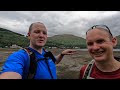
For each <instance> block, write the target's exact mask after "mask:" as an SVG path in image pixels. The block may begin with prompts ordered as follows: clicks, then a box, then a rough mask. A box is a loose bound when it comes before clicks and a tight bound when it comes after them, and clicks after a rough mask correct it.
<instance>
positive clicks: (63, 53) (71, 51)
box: [55, 49, 76, 64]
mask: <svg viewBox="0 0 120 90" xmlns="http://www.w3.org/2000/svg"><path fill="white" fill-rule="evenodd" d="M75 52H76V51H75V50H72V49H66V50H64V51H62V53H61V54H58V55H57V56H56V62H55V63H56V64H58V63H59V62H60V61H61V60H62V58H63V57H64V55H73V54H74V53H75Z"/></svg>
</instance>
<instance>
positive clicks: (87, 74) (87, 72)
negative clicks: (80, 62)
mask: <svg viewBox="0 0 120 90" xmlns="http://www.w3.org/2000/svg"><path fill="white" fill-rule="evenodd" d="M114 58H115V59H116V60H117V61H119V62H120V56H118V57H114ZM94 62H95V60H94V59H93V60H92V61H91V62H89V63H88V65H87V67H86V68H85V71H84V73H83V77H82V79H88V78H90V74H91V71H92V67H93V64H94Z"/></svg>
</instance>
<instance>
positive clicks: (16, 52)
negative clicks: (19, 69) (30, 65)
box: [9, 49, 27, 58]
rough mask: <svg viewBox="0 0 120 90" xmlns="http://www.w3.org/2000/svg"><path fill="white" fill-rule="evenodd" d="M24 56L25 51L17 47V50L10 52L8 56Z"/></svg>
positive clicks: (25, 54)
mask: <svg viewBox="0 0 120 90" xmlns="http://www.w3.org/2000/svg"><path fill="white" fill-rule="evenodd" d="M21 56H23V57H26V56H27V53H26V52H25V51H24V50H23V49H19V50H18V51H14V52H12V54H11V55H10V56H9V57H14V58H15V57H21Z"/></svg>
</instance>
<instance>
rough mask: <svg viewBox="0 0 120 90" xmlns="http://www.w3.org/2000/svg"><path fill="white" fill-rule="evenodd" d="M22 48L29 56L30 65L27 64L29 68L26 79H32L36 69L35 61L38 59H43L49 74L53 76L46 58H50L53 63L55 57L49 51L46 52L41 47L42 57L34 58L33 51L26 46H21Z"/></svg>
mask: <svg viewBox="0 0 120 90" xmlns="http://www.w3.org/2000/svg"><path fill="white" fill-rule="evenodd" d="M23 50H25V51H26V52H27V53H28V55H29V57H30V66H29V70H28V74H27V78H26V79H34V76H35V74H36V70H37V62H38V61H40V60H45V62H46V64H47V66H48V69H49V72H50V75H51V77H52V78H53V76H52V73H51V70H50V68H49V65H48V62H47V59H48V58H51V59H52V61H53V62H54V63H55V61H56V59H55V57H54V56H53V54H52V53H51V52H50V51H48V52H46V51H45V49H43V50H44V51H45V55H44V58H40V59H38V60H36V57H35V53H34V52H32V51H31V50H30V49H29V48H28V47H25V48H23Z"/></svg>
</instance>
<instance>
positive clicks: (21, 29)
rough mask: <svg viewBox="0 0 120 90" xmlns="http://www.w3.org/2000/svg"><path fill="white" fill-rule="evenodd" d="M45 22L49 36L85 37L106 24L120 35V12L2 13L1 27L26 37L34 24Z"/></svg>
mask: <svg viewBox="0 0 120 90" xmlns="http://www.w3.org/2000/svg"><path fill="white" fill-rule="evenodd" d="M39 21H40V22H43V23H44V24H45V25H46V27H47V29H48V36H53V35H58V34H72V35H75V36H79V37H83V38H84V37H85V32H86V31H87V30H88V29H89V28H90V27H91V26H93V25H95V24H105V25H107V26H108V27H109V28H110V29H111V32H112V33H113V35H114V36H117V35H120V11H0V27H2V28H6V29H9V30H11V31H14V32H17V33H20V34H23V35H26V34H27V32H28V28H29V26H30V24H31V23H33V22H39Z"/></svg>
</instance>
